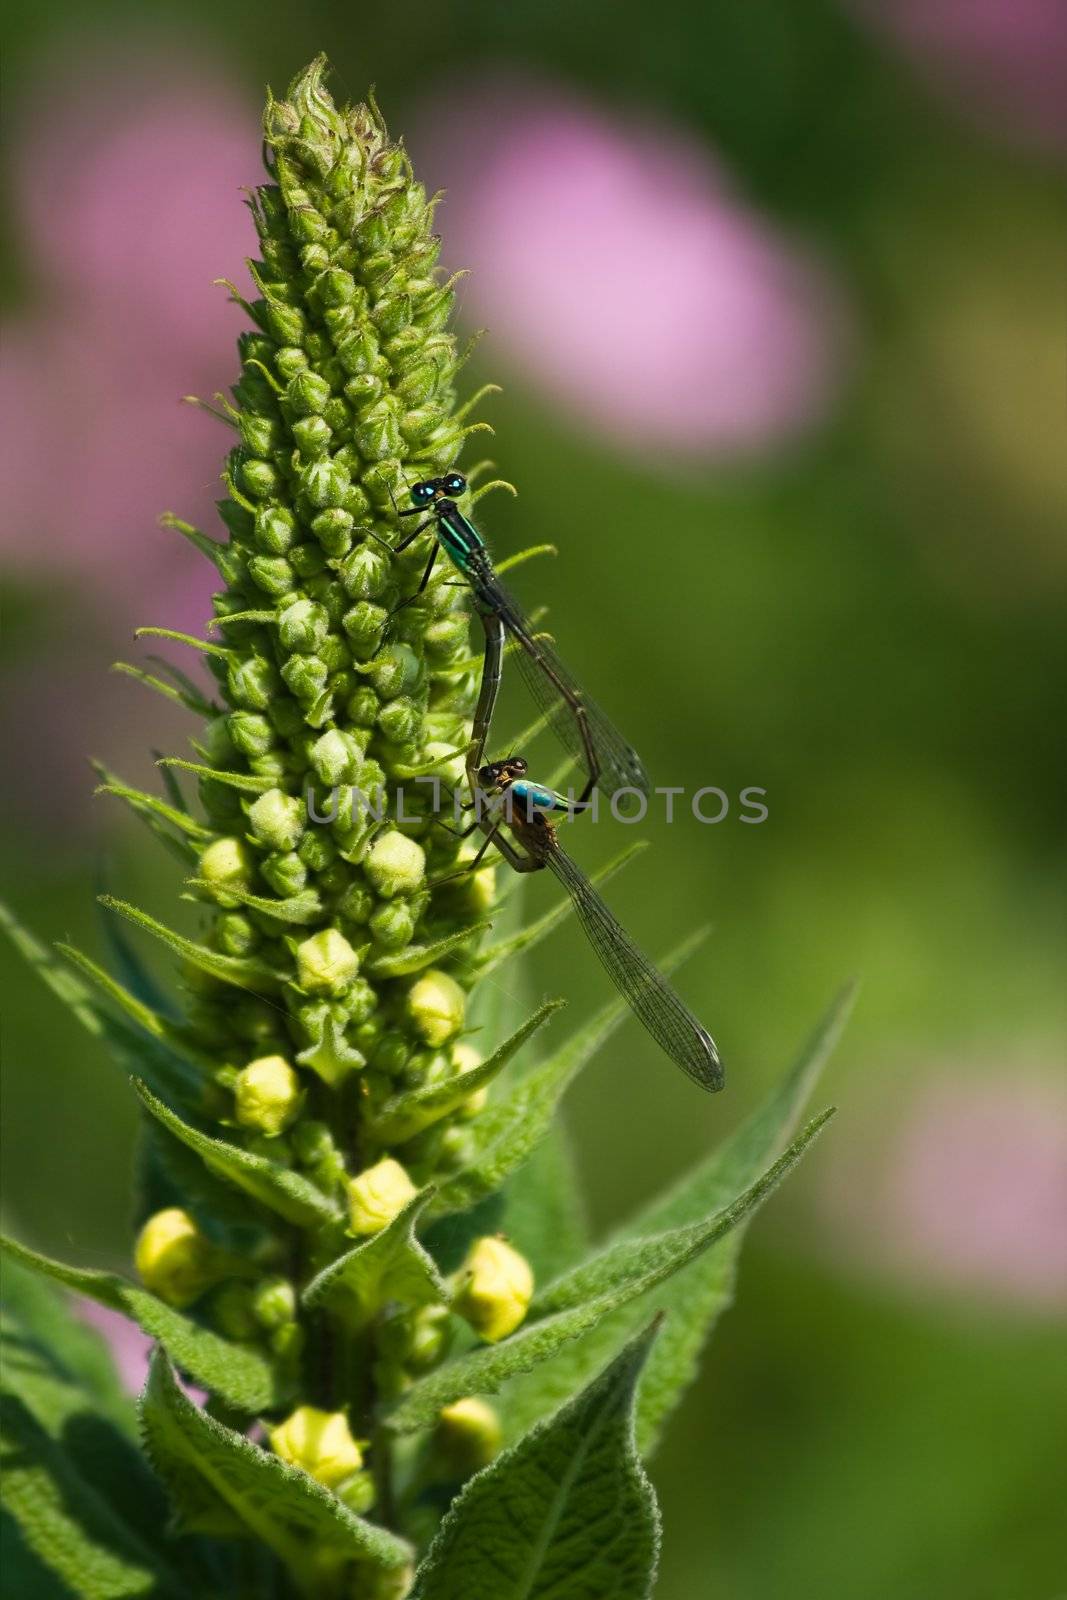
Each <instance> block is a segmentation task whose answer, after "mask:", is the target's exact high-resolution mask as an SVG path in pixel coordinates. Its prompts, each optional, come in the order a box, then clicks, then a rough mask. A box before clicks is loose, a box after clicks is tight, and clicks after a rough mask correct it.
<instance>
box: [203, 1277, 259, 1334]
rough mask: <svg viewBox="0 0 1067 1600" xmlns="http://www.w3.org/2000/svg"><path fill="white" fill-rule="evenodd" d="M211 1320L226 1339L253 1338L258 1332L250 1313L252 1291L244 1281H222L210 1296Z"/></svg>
mask: <svg viewBox="0 0 1067 1600" xmlns="http://www.w3.org/2000/svg"><path fill="white" fill-rule="evenodd" d="M211 1321H212V1322H213V1323H214V1325H215V1327H216V1328H217V1329H218V1330H219V1332H220V1333H222V1334H225V1336H226V1338H227V1339H254V1338H255V1337H256V1335H257V1334H258V1332H259V1328H258V1326H257V1325H256V1319H255V1318H254V1317H253V1315H252V1291H251V1290H250V1289H249V1287H248V1285H247V1284H246V1283H235V1282H230V1283H224V1284H223V1285H222V1287H221V1289H218V1290H216V1292H215V1294H213V1295H212V1297H211Z"/></svg>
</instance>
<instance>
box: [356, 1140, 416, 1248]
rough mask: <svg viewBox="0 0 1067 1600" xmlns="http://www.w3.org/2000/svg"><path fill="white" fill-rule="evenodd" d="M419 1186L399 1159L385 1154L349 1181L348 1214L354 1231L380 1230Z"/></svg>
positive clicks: (401, 1208) (373, 1231)
mask: <svg viewBox="0 0 1067 1600" xmlns="http://www.w3.org/2000/svg"><path fill="white" fill-rule="evenodd" d="M417 1194H418V1190H417V1189H416V1187H415V1185H414V1184H413V1183H412V1181H411V1179H410V1178H409V1177H408V1175H407V1172H406V1171H405V1169H404V1168H403V1167H402V1166H401V1165H400V1162H399V1161H393V1160H392V1159H391V1158H390V1157H386V1159H385V1160H384V1161H379V1162H378V1163H377V1165H376V1166H373V1167H367V1168H366V1169H365V1170H364V1171H363V1172H361V1173H360V1174H359V1176H358V1177H355V1178H351V1179H350V1180H349V1184H348V1215H349V1223H350V1226H351V1230H352V1232H353V1233H355V1234H370V1233H380V1232H381V1230H382V1229H383V1228H385V1227H387V1226H388V1225H389V1223H390V1222H392V1220H393V1218H394V1217H396V1216H399V1214H400V1212H401V1211H403V1209H404V1207H405V1206H406V1205H407V1204H408V1202H409V1201H410V1200H414V1198H415V1196H416V1195H417Z"/></svg>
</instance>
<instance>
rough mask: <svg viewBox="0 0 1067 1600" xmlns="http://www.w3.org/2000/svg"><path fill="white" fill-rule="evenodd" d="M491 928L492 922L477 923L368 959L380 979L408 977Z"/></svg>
mask: <svg viewBox="0 0 1067 1600" xmlns="http://www.w3.org/2000/svg"><path fill="white" fill-rule="evenodd" d="M491 927H492V923H491V922H474V923H472V924H471V926H470V927H469V928H460V930H459V932H458V933H448V934H446V935H445V936H444V938H442V939H434V940H432V941H431V943H429V944H409V945H407V946H406V947H405V948H404V949H403V950H395V951H393V952H391V953H390V952H387V953H386V954H385V955H381V956H375V958H374V959H373V960H372V961H368V963H367V971H368V972H370V973H372V974H373V975H374V977H376V978H406V977H408V976H409V975H410V974H411V973H413V972H421V971H422V970H423V968H424V967H433V966H437V965H438V964H439V963H440V962H442V961H445V960H447V959H448V957H449V956H452V955H455V953H456V951H457V950H462V948H463V946H464V945H466V944H470V942H471V940H472V939H476V938H477V937H478V935H479V934H481V933H484V932H485V930H486V929H487V928H491Z"/></svg>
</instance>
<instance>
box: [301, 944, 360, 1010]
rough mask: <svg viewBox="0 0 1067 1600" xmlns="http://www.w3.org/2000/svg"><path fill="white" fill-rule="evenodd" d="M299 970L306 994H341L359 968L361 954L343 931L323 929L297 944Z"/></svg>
mask: <svg viewBox="0 0 1067 1600" xmlns="http://www.w3.org/2000/svg"><path fill="white" fill-rule="evenodd" d="M296 971H297V982H298V983H299V985H300V987H301V989H303V990H304V991H305V993H306V994H341V993H342V992H343V991H344V990H345V989H346V988H347V987H348V985H349V984H350V983H351V982H352V980H353V978H354V977H355V976H356V974H357V972H358V971H359V957H358V956H357V955H356V952H355V951H354V950H353V948H352V946H351V945H350V944H349V942H348V940H347V939H346V938H345V936H344V934H343V933H339V932H338V931H337V929H336V928H324V929H323V930H322V932H321V933H315V934H312V936H311V938H310V939H305V940H304V941H303V943H302V944H299V945H297V948H296Z"/></svg>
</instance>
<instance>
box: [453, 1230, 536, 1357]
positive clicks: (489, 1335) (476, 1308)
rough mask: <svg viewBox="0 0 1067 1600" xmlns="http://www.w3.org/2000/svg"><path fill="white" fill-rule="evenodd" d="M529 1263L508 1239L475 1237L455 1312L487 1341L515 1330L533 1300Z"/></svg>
mask: <svg viewBox="0 0 1067 1600" xmlns="http://www.w3.org/2000/svg"><path fill="white" fill-rule="evenodd" d="M533 1287H534V1280H533V1273H532V1271H531V1270H530V1263H529V1262H528V1261H527V1260H526V1258H525V1257H524V1256H520V1254H519V1252H518V1251H517V1250H513V1249H512V1247H511V1245H509V1244H508V1243H507V1241H506V1240H504V1239H500V1238H486V1239H476V1240H475V1242H474V1244H473V1245H472V1246H471V1249H470V1253H469V1254H468V1256H467V1259H466V1261H465V1262H464V1264H463V1267H462V1268H461V1270H460V1275H459V1289H458V1290H457V1292H456V1296H455V1299H454V1300H453V1302H452V1309H453V1311H455V1312H457V1313H458V1315H459V1316H461V1317H463V1318H464V1320H465V1321H467V1322H469V1323H470V1325H471V1327H472V1328H473V1329H474V1331H475V1333H477V1334H480V1335H481V1337H482V1338H483V1339H484V1340H486V1342H487V1343H488V1344H495V1343H496V1341H497V1340H498V1339H506V1338H507V1336H508V1334H509V1333H514V1331H515V1329H516V1328H517V1327H518V1326H519V1324H520V1322H521V1321H522V1319H523V1317H525V1315H526V1308H527V1307H528V1306H529V1304H530V1301H531V1300H532V1299H533Z"/></svg>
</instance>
